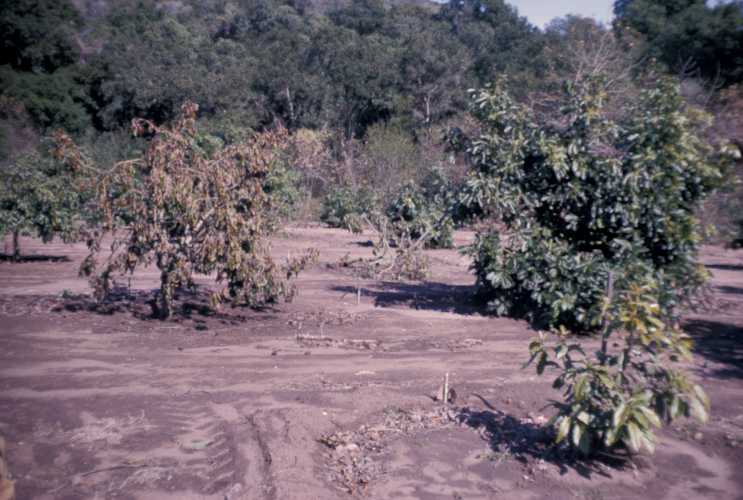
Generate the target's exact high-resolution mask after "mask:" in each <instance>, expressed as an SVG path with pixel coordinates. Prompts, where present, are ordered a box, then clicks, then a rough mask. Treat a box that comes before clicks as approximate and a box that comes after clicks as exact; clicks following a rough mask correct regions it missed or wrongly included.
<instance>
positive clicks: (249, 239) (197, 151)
mask: <svg viewBox="0 0 743 500" xmlns="http://www.w3.org/2000/svg"><path fill="white" fill-rule="evenodd" d="M197 110H198V107H197V106H196V105H195V104H193V103H186V104H184V105H183V107H182V109H181V115H180V116H179V118H178V119H177V120H175V122H174V123H173V124H172V126H157V125H155V124H154V123H152V122H150V121H147V120H135V121H134V122H133V130H134V133H135V134H137V135H146V136H150V137H151V139H150V141H149V146H148V148H147V150H146V152H145V154H144V156H143V157H142V158H137V159H134V160H128V161H123V162H119V163H116V164H115V165H114V166H113V167H111V168H110V169H107V170H102V169H98V168H96V167H95V166H94V165H91V163H90V162H89V161H87V160H86V158H85V156H84V155H83V154H82V153H81V152H80V150H79V149H77V148H76V147H75V145H74V144H73V143H72V141H71V139H70V138H69V137H67V136H65V135H64V134H59V135H58V137H57V142H58V151H57V153H58V156H59V158H60V159H62V160H64V162H65V163H66V164H67V165H69V166H70V168H71V169H72V170H73V171H80V172H82V173H81V174H80V175H81V178H83V179H85V182H83V183H82V184H83V185H85V186H84V187H81V189H83V190H91V191H93V192H94V193H95V200H94V201H95V203H94V204H92V209H93V210H94V211H95V212H96V213H97V217H96V220H95V224H91V225H89V226H88V227H87V228H86V232H87V241H88V247H89V249H90V254H89V255H88V257H87V258H86V259H85V260H84V262H83V263H82V266H81V273H82V274H84V275H87V276H90V277H91V283H92V285H93V286H94V288H95V291H96V294H97V296H98V297H99V298H103V297H105V296H106V295H107V293H108V292H109V291H110V289H111V285H112V280H113V279H114V278H115V277H116V276H118V275H123V274H127V273H133V272H134V271H135V270H136V269H137V268H139V267H141V266H147V265H150V264H154V265H156V266H157V268H158V269H159V271H160V288H159V290H158V292H157V297H156V301H155V305H154V308H153V309H154V313H155V314H156V315H157V316H159V317H160V318H163V319H165V318H168V317H169V316H170V315H171V314H172V313H173V304H174V294H175V292H176V291H177V290H178V289H179V288H183V287H192V286H193V283H194V281H193V280H194V276H195V275H196V274H214V276H215V279H216V282H217V283H224V286H223V287H222V288H220V289H219V290H218V291H216V292H214V293H213V294H212V303H213V305H215V306H216V305H218V304H219V303H221V302H224V301H232V302H233V303H234V304H244V305H249V306H259V305H263V304H266V303H270V302H275V301H277V300H278V299H280V298H285V299H287V300H288V299H291V297H292V296H293V294H294V293H295V288H294V287H293V285H292V284H291V283H290V279H291V278H292V277H293V276H295V275H296V274H297V273H298V272H299V271H300V270H301V269H302V268H303V267H304V265H305V264H306V263H307V262H308V261H309V260H311V259H312V258H313V257H314V252H308V254H307V255H303V256H300V257H298V258H294V259H290V260H289V262H287V263H286V265H284V266H281V265H278V264H277V263H276V262H274V260H273V259H272V258H271V255H270V246H269V241H268V236H269V235H270V234H271V233H272V232H273V231H274V230H275V229H276V224H277V221H278V217H276V215H277V214H278V211H277V210H275V204H276V203H277V198H276V197H275V196H272V195H271V194H270V193H269V192H268V190H267V189H266V186H267V182H268V179H269V178H270V175H271V172H272V169H273V167H274V163H275V161H276V160H277V156H278V153H279V152H280V151H281V148H282V147H283V146H284V144H285V142H286V131H285V130H283V129H278V130H275V131H267V132H263V133H260V134H256V135H254V136H253V137H251V138H249V139H248V140H246V141H243V142H241V143H237V144H234V145H230V146H226V147H213V146H212V147H209V148H204V147H202V146H203V144H202V140H203V137H202V136H200V135H199V134H198V132H197V130H196V127H195V120H196V112H197ZM107 235H110V236H111V237H112V240H111V244H110V248H109V250H110V252H107V255H106V257H105V258H104V261H103V263H100V262H99V256H100V253H101V250H102V248H103V238H104V236H107Z"/></svg>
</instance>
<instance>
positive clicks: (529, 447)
mask: <svg viewBox="0 0 743 500" xmlns="http://www.w3.org/2000/svg"><path fill="white" fill-rule="evenodd" d="M488 406H489V407H490V408H491V409H490V410H485V411H477V410H471V409H469V408H461V409H460V410H459V413H458V415H457V420H458V421H459V423H460V424H463V425H466V426H468V427H471V428H472V429H475V430H477V431H478V432H479V433H480V435H481V436H482V437H483V439H485V440H487V441H488V444H489V446H490V449H491V450H492V452H493V453H494V454H496V456H500V455H505V456H508V457H511V458H514V459H515V460H517V461H519V462H521V463H524V464H526V463H529V462H530V461H534V460H544V461H545V462H547V463H550V464H553V465H554V466H556V467H557V468H558V469H559V470H560V474H567V473H568V472H569V470H574V471H575V472H577V473H578V474H580V475H581V476H583V477H585V478H587V479H590V478H591V477H592V476H593V475H599V476H602V477H606V478H610V477H611V475H610V474H609V473H608V470H607V468H608V469H615V470H621V469H624V468H626V467H627V465H628V463H629V461H628V460H627V459H624V458H622V457H618V456H617V457H616V458H612V457H608V456H605V455H598V456H597V457H596V458H590V459H585V458H583V457H581V456H579V455H578V454H577V453H575V452H573V451H571V450H570V449H568V448H567V447H565V446H557V445H555V444H554V438H555V434H554V430H553V429H552V428H550V427H546V426H543V425H539V424H536V423H534V422H533V421H532V420H531V419H528V418H527V419H519V418H516V417H513V416H511V415H507V414H505V413H503V412H501V411H498V410H495V409H494V408H492V406H490V405H488Z"/></svg>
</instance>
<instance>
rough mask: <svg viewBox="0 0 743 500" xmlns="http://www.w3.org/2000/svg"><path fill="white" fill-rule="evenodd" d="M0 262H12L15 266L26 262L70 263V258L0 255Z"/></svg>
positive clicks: (59, 256)
mask: <svg viewBox="0 0 743 500" xmlns="http://www.w3.org/2000/svg"><path fill="white" fill-rule="evenodd" d="M0 262H14V263H17V264H23V263H27V262H71V261H70V258H69V257H67V256H66V255H43V254H42V255H19V256H18V257H16V256H14V255H12V254H7V253H0Z"/></svg>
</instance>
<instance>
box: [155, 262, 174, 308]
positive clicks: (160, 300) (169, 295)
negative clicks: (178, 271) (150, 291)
mask: <svg viewBox="0 0 743 500" xmlns="http://www.w3.org/2000/svg"><path fill="white" fill-rule="evenodd" d="M155 303H156V307H157V310H156V311H155V315H156V316H157V317H158V318H159V319H162V320H165V319H168V318H170V316H171V315H172V314H173V282H172V278H171V272H170V271H168V270H166V271H163V272H162V273H161V274H160V290H159V291H158V293H157V300H156V302H155Z"/></svg>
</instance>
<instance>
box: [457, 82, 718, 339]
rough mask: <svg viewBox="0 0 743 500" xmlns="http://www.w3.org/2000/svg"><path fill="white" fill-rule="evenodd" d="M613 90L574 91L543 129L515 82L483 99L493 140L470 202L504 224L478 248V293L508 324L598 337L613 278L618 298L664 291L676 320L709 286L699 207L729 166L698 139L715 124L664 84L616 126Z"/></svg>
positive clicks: (471, 185)
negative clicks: (609, 108) (516, 94)
mask: <svg viewBox="0 0 743 500" xmlns="http://www.w3.org/2000/svg"><path fill="white" fill-rule="evenodd" d="M603 88H604V86H603V85H602V84H601V82H599V81H597V80H595V79H591V80H587V81H586V82H584V83H582V84H578V85H571V84H568V85H567V88H566V93H565V98H564V100H563V106H562V108H561V110H560V112H559V113H558V114H557V115H556V116H552V117H547V118H546V119H545V120H544V122H542V123H536V122H535V121H533V119H532V116H535V115H536V113H533V112H532V111H531V110H530V109H529V108H528V107H526V106H524V105H521V104H519V103H517V102H515V101H514V100H513V99H511V97H510V96H509V94H508V92H507V91H506V89H505V87H504V84H503V83H502V82H501V83H499V84H497V85H495V86H493V87H489V88H487V89H485V90H482V91H480V92H478V93H476V94H475V96H474V104H475V108H474V109H475V114H476V116H477V117H478V119H479V120H480V123H481V125H482V127H483V134H482V136H481V137H480V138H479V139H477V140H475V141H473V142H472V145H471V147H470V149H469V157H470V158H471V160H472V163H473V165H474V173H473V175H472V176H471V178H470V179H469V181H468V186H467V189H466V190H465V193H464V194H463V197H462V198H463V203H464V204H465V205H469V206H471V207H474V208H475V209H476V210H475V211H477V212H479V213H491V214H494V215H496V216H497V217H498V218H499V219H500V221H501V222H502V224H503V229H504V231H490V232H487V233H482V234H480V235H479V237H478V240H477V243H476V244H475V246H474V249H473V251H474V256H475V262H474V269H475V272H476V275H477V283H478V285H479V287H480V290H481V291H482V293H483V295H484V296H485V297H486V298H487V299H488V300H489V302H490V304H491V305H492V307H493V309H494V310H495V311H496V312H497V313H499V314H515V315H520V316H526V317H528V318H530V319H531V320H533V321H535V322H537V323H541V324H546V325H549V326H551V327H558V326H561V325H562V326H565V327H568V328H571V329H574V330H575V329H577V330H582V331H589V330H595V329H597V328H598V327H599V326H600V324H601V322H602V313H601V307H600V306H601V301H602V299H603V297H604V295H605V291H606V287H607V282H608V276H609V274H610V273H611V274H612V275H613V276H614V282H615V288H616V289H617V291H622V290H625V289H627V288H628V287H629V286H630V285H631V284H633V283H638V282H645V281H647V280H652V281H654V282H656V283H657V285H658V286H657V290H658V297H657V300H658V303H659V304H660V306H661V308H662V313H663V315H665V316H669V315H672V314H673V313H674V312H675V311H677V310H678V307H679V306H680V305H681V304H682V303H683V302H684V300H685V299H688V298H690V297H691V296H692V295H693V294H694V292H695V291H696V290H698V288H699V287H700V286H701V285H702V284H703V283H704V278H705V271H704V268H703V267H702V266H701V265H699V264H698V262H697V261H696V255H697V248H698V245H699V242H700V239H701V229H700V225H699V223H698V222H697V219H696V217H695V211H696V210H697V209H698V208H699V206H700V204H701V202H702V200H704V198H705V197H706V196H707V194H708V193H710V191H711V190H712V189H713V188H714V187H715V186H716V184H717V183H719V182H720V180H721V179H722V171H723V165H722V163H721V162H720V161H718V160H722V159H723V158H724V156H723V155H720V154H718V152H717V151H716V150H715V149H714V148H713V147H712V146H711V145H709V144H708V143H707V142H705V141H704V140H703V139H702V137H703V135H702V134H700V133H697V127H699V126H701V125H702V124H703V120H704V119H705V117H704V115H703V114H702V113H701V112H698V111H696V110H693V109H688V108H687V107H685V105H684V103H683V100H682V98H681V96H680V95H679V91H678V89H677V88H676V86H675V85H674V84H673V83H672V82H670V81H665V80H661V81H659V82H658V83H657V85H656V86H651V87H650V88H647V89H646V90H645V91H644V92H642V94H641V96H640V97H639V99H637V101H636V102H635V103H634V104H633V105H632V106H631V107H629V108H627V109H625V112H624V114H623V116H621V117H618V118H614V119H610V118H609V117H607V115H606V113H604V112H603V110H604V106H605V101H606V99H607V95H606V93H605V92H604V90H603Z"/></svg>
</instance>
